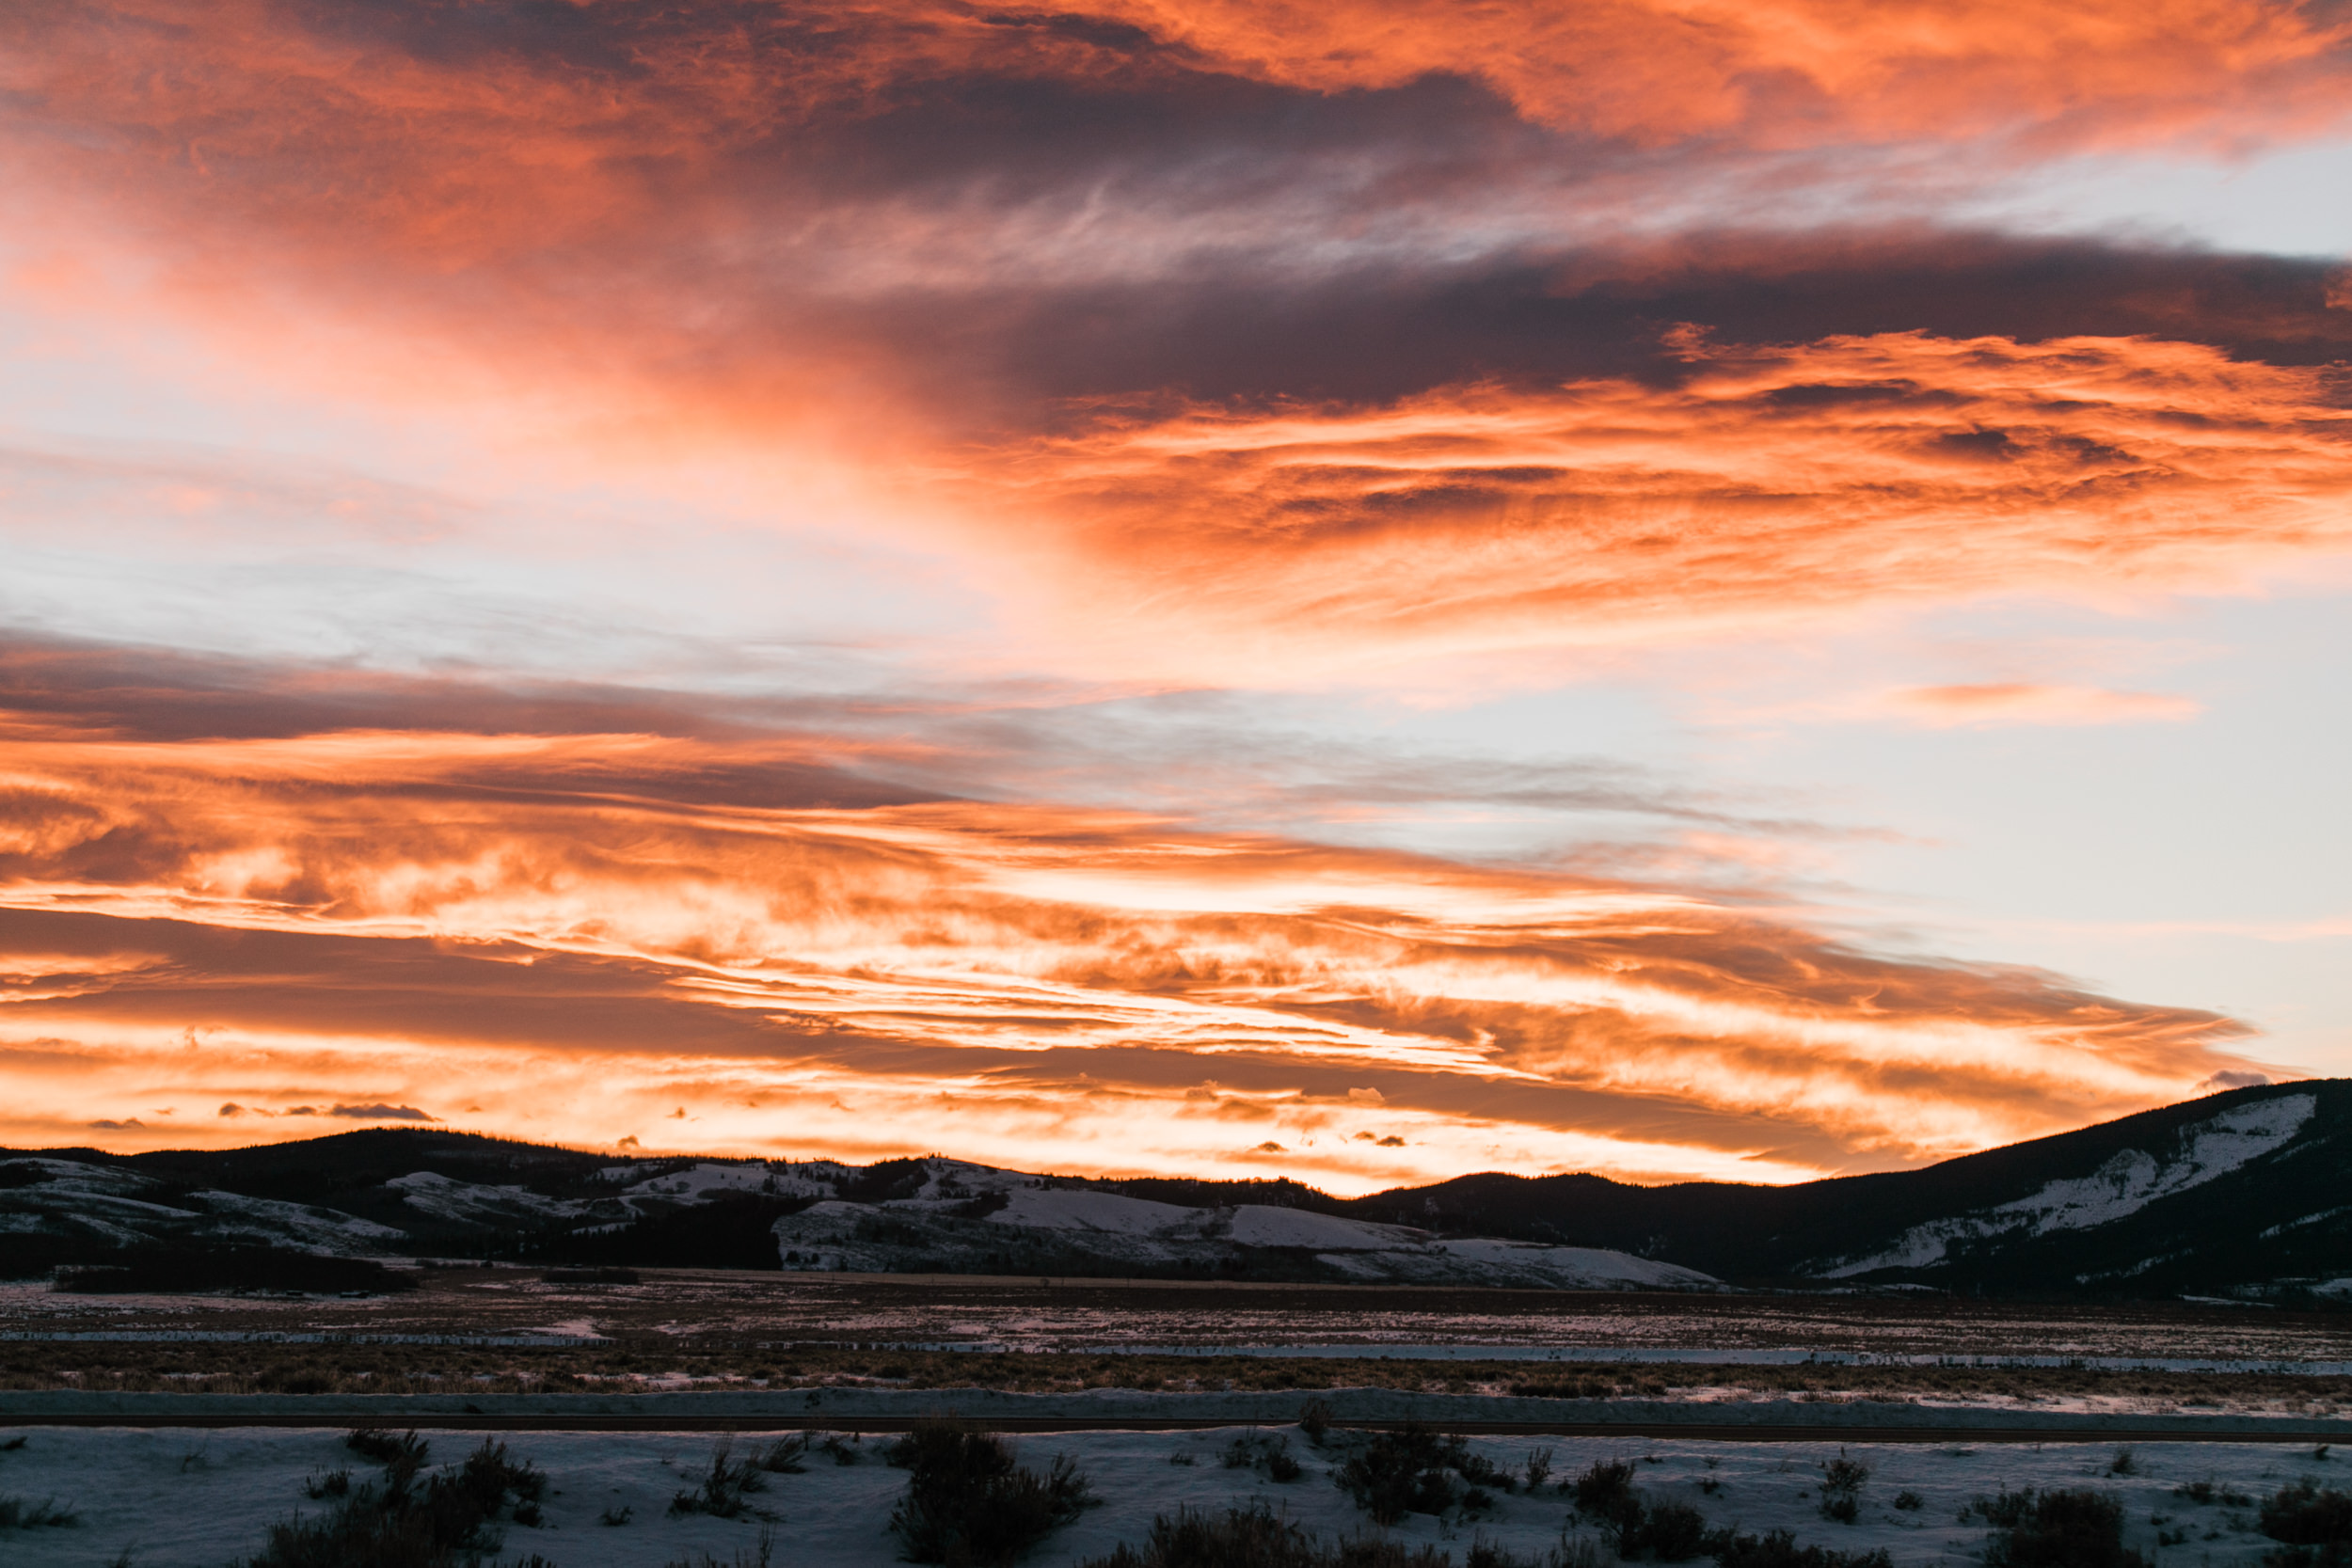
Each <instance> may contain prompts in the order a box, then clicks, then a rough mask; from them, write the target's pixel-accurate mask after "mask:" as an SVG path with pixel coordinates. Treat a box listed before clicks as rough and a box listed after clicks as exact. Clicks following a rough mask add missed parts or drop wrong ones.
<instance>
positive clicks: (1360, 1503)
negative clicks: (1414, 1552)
mask: <svg viewBox="0 0 2352 1568" xmlns="http://www.w3.org/2000/svg"><path fill="white" fill-rule="evenodd" d="M1468 1453H1469V1447H1468V1445H1467V1444H1465V1443H1464V1442H1463V1441H1462V1439H1461V1438H1460V1437H1459V1436H1458V1435H1454V1434H1453V1433H1447V1434H1444V1435H1439V1434H1438V1433H1434V1432H1432V1431H1430V1430H1429V1429H1428V1428H1427V1427H1424V1426H1422V1425H1420V1424H1418V1423H1413V1422H1408V1423H1407V1424H1406V1425H1405V1426H1403V1427H1401V1428H1399V1429H1398V1430H1397V1431H1395V1432H1383V1433H1375V1434H1374V1436H1373V1437H1372V1439H1371V1440H1370V1441H1369V1442H1367V1443H1365V1444H1364V1445H1363V1447H1362V1448H1360V1449H1358V1450H1357V1451H1356V1452H1355V1453H1353V1454H1350V1455H1349V1456H1348V1459H1347V1463H1346V1464H1344V1465H1341V1466H1340V1468H1339V1469H1338V1470H1337V1471H1336V1472H1334V1473H1333V1475H1332V1478H1331V1479H1332V1481H1334V1482H1335V1483H1337V1485H1338V1486H1339V1488H1340V1490H1341V1491H1343V1492H1345V1493H1346V1494H1347V1495H1348V1496H1349V1497H1353V1498H1354V1499H1355V1501H1356V1506H1357V1507H1358V1508H1360V1509H1362V1510H1363V1511H1364V1512H1365V1513H1369V1514H1371V1515H1372V1519H1373V1523H1375V1524H1377V1525H1394V1524H1399V1523H1402V1522H1403V1520H1404V1518H1405V1516H1406V1514H1407V1513H1444V1512H1445V1511H1446V1510H1447V1509H1449V1508H1452V1507H1454V1505H1455V1504H1456V1503H1457V1502H1459V1501H1461V1500H1462V1494H1461V1493H1460V1491H1459V1490H1458V1489H1457V1488H1456V1487H1455V1486H1454V1475H1453V1471H1454V1469H1455V1468H1456V1466H1458V1465H1459V1464H1460V1463H1461V1461H1462V1460H1463V1459H1464V1458H1465V1457H1466V1456H1467V1455H1468Z"/></svg>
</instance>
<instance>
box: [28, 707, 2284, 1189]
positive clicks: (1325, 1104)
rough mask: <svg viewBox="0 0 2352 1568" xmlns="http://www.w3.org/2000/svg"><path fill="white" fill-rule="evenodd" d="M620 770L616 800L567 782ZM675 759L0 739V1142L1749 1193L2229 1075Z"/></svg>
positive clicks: (1999, 976) (1751, 917)
mask: <svg viewBox="0 0 2352 1568" xmlns="http://www.w3.org/2000/svg"><path fill="white" fill-rule="evenodd" d="M616 752H618V753H625V754H627V755H628V757H629V759H630V768H631V770H632V778H633V781H634V783H633V787H632V788H631V790H630V791H629V792H628V793H627V794H622V793H616V792H612V791H609V790H604V789H599V788H597V787H596V780H595V772H596V765H597V762H598V759H600V758H605V757H609V756H611V755H612V754H614V753H616ZM665 754H666V761H665ZM709 760H710V757H709V751H708V747H707V744H704V743H695V744H691V745H690V744H683V743H666V742H661V741H658V740H655V739H651V738H649V737H644V736H557V737H548V736H538V737H525V736H508V737H488V738H485V737H481V736H451V735H446V734H433V733H422V732H416V733H405V734H385V733H373V734H369V733H357V734H340V735H320V736H307V737H294V738H288V739H278V740H266V741H203V740H196V741H186V742H179V743H159V742H143V741H103V740H89V739H83V738H76V737H72V736H59V737H57V738H54V739H46V740H44V739H38V738H21V739H20V740H19V741H18V742H17V743H16V744H14V745H13V746H12V747H11V750H10V756H9V766H8V776H7V780H6V788H7V796H6V800H5V807H4V810H5V816H4V818H0V819H4V820H5V822H6V825H7V836H6V843H5V845H0V876H5V882H0V911H6V912H5V913H0V949H5V950H6V951H11V952H14V951H21V952H24V953H27V954H38V955H40V960H39V962H38V963H37V964H36V963H24V964H21V965H12V964H9V963H7V962H0V971H6V972H8V973H11V974H16V973H22V974H24V975H25V976H26V979H25V980H24V982H22V985H23V990H21V991H14V990H8V989H0V1030H5V1031H7V1033H8V1038H10V1039H11V1040H12V1041H14V1042H16V1045H15V1047H14V1048H13V1049H12V1052H11V1054H10V1058H9V1061H8V1067H7V1068H6V1069H5V1070H6V1071H7V1073H8V1077H9V1080H10V1091H9V1094H8V1097H7V1099H8V1103H10V1104H11V1105H14V1106H18V1107H21V1108H22V1109H21V1110H20V1111H19V1112H18V1113H16V1119H15V1121H14V1123H13V1124H12V1125H13V1128H14V1131H13V1132H12V1133H11V1135H12V1136H16V1137H20V1138H21V1137H25V1136H29V1135H33V1134H34V1133H36V1132H38V1131H39V1130H40V1128H50V1129H56V1128H63V1127H66V1126H68V1125H79V1124H81V1123H85V1122H89V1121H95V1120H125V1119H127V1117H126V1116H125V1115H124V1113H125V1112H130V1113H133V1114H145V1113H147V1112H148V1111H150V1110H151V1108H152V1107H155V1106H164V1105H171V1106H178V1105H183V1104H184V1105H186V1106H188V1107H191V1108H192V1109H191V1114H192V1115H194V1114H201V1115H204V1116H205V1117H207V1120H206V1126H207V1127H209V1128H211V1129H213V1130H214V1131H212V1132H209V1133H206V1134H203V1135H207V1136H212V1137H215V1138H228V1137H231V1136H232V1135H245V1134H246V1133H247V1132H249V1131H250V1127H251V1124H250V1123H245V1122H243V1120H242V1118H230V1119H231V1120H234V1121H238V1122H239V1123H240V1125H239V1126H237V1127H234V1128H231V1127H230V1126H228V1125H227V1124H226V1123H224V1122H223V1121H222V1120H221V1118H220V1117H218V1116H217V1115H216V1114H214V1112H213V1108H214V1107H216V1106H218V1105H220V1104H223V1103H235V1104H238V1105H240V1106H243V1107H246V1108H249V1109H253V1110H257V1111H261V1112H273V1111H275V1112H284V1113H287V1114H288V1115H290V1116H291V1115H293V1114H294V1110H295V1108H296V1107H309V1108H310V1109H311V1110H312V1111H314V1112H315V1111H316V1110H317V1108H319V1107H322V1106H332V1107H335V1108H336V1109H335V1110H334V1111H332V1112H330V1113H329V1114H334V1115H343V1114H348V1112H349V1109H350V1108H354V1107H356V1108H358V1110H360V1111H370V1112H373V1113H380V1114H383V1115H394V1114H399V1115H411V1114H414V1115H425V1116H432V1117H439V1118H442V1119H443V1120H445V1121H450V1122H452V1123H453V1124H456V1125H474V1126H481V1127H485V1128H488V1129H494V1130H503V1131H509V1132H528V1133H531V1134H532V1135H541V1136H545V1135H560V1136H564V1137H567V1138H572V1139H583V1138H584V1139H589V1140H591V1141H603V1142H617V1141H618V1140H619V1139H620V1138H622V1137H624V1136H640V1137H643V1136H645V1135H647V1134H648V1133H649V1132H654V1131H658V1129H656V1128H655V1125H654V1124H655V1123H656V1122H657V1121H658V1120H660V1119H661V1118H664V1117H671V1114H672V1112H673V1111H674V1110H675V1109H677V1108H681V1107H683V1108H688V1109H689V1114H690V1117H701V1118H702V1121H701V1125H700V1127H699V1128H698V1130H697V1132H696V1134H695V1136H696V1137H697V1138H700V1139H704V1140H707V1141H716V1142H718V1143H722V1144H726V1145H732V1146H737V1147H747V1148H748V1147H761V1148H771V1149H773V1148H787V1147H799V1148H807V1147H811V1146H812V1144H815V1145H822V1146H824V1147H827V1148H843V1149H862V1150H865V1151H867V1152H873V1151H877V1150H885V1151H898V1148H899V1147H900V1146H902V1145H903V1146H904V1147H910V1148H911V1147H916V1146H930V1145H934V1144H936V1143H937V1141H938V1138H939V1136H940V1134H939V1132H938V1128H939V1126H940V1125H941V1123H940V1122H939V1120H938V1117H939V1115H940V1114H941V1113H942V1112H943V1111H946V1110H950V1109H952V1111H953V1113H954V1119H953V1121H952V1122H951V1123H949V1124H948V1125H951V1126H952V1127H953V1128H954V1129H955V1130H956V1132H957V1137H958V1139H959V1140H960V1142H961V1143H962V1144H964V1145H966V1146H967V1147H961V1148H959V1152H961V1153H965V1154H968V1155H972V1156H975V1157H980V1158H991V1159H996V1160H1000V1161H1004V1162H1008V1163H1014V1164H1032V1165H1045V1166H1052V1167H1056V1168H1073V1167H1092V1168H1118V1169H1124V1170H1135V1169H1157V1170H1177V1169H1200V1170H1213V1169H1219V1168H1225V1169H1263V1168H1264V1166H1265V1163H1266V1161H1268V1160H1271V1159H1274V1158H1275V1156H1274V1155H1272V1154H1271V1153H1270V1152H1269V1151H1266V1150H1264V1149H1263V1148H1262V1146H1263V1145H1264V1144H1266V1143H1268V1142H1275V1143H1279V1144H1281V1145H1282V1146H1283V1152H1282V1155H1281V1156H1280V1159H1279V1162H1278V1164H1279V1167H1280V1168H1283V1169H1291V1170H1295V1171H1300V1172H1304V1173H1308V1174H1311V1175H1314V1176H1316V1177H1317V1179H1319V1180H1328V1181H1330V1182H1333V1183H1335V1184H1338V1185H1342V1186H1352V1187H1366V1186H1374V1185H1379V1184H1381V1183H1383V1182H1386V1181H1391V1180H1405V1179H1407V1178H1417V1177H1424V1176H1437V1175H1441V1174H1448V1173H1450V1172H1454V1171H1458V1170H1460V1169H1463V1168H1469V1167H1472V1166H1481V1165H1503V1166H1508V1167H1513V1168H1522V1169H1531V1170H1541V1169H1547V1168H1557V1167H1560V1166H1564V1165H1565V1166H1576V1167H1590V1168H1601V1169H1610V1170H1615V1171H1618V1172H1621V1173H1628V1174H1635V1175H1645V1176H1653V1177H1654V1176H1659V1175H1663V1174H1682V1175H1691V1174H1711V1175H1717V1176H1725V1175H1738V1174H1742V1173H1744V1174H1745V1175H1747V1176H1749V1177H1752V1178H1756V1179H1763V1180H1792V1179H1796V1178H1799V1177H1802V1176H1804V1175H1807V1174H1811V1173H1816V1172H1819V1171H1822V1170H1830V1169H1840V1168H1861V1167H1869V1166H1875V1165H1884V1164H1904V1163H1909V1162H1913V1161H1916V1160H1920V1159H1925V1158H1930V1157H1932V1156H1936V1155H1941V1154H1947V1153H1952V1152H1957V1151H1961V1150H1963V1149H1969V1148H1980V1147H1984V1146H1986V1145H1989V1144H1994V1143H1999V1142H2004V1141H2008V1140H2010V1139H2012V1138H2016V1137H2023V1136H2028V1135H2032V1134H2034V1133H2038V1132H2047V1131H2053V1130H2056V1129H2058V1128H2060V1127H2065V1126H2072V1125H2075V1124H2078V1123H2079V1122H2081V1121H2083V1120H2086V1119H2090V1117H2096V1116H2102V1115H2108V1114H2114V1113H2117V1112H2120V1111H2122V1110H2127V1109H2131V1108H2135V1107H2138V1106H2144V1105H2148V1104H2153V1103H2157V1102H2160V1101H2167V1100H2170V1099H2174V1098H2178V1097H2180V1096H2182V1095H2184V1094H2185V1093H2187V1092H2189V1090H2190V1089H2191V1088H2192V1087H2193V1086H2194V1085H2196V1084H2197V1083H2199V1082H2201V1081H2203V1080H2205V1079H2208V1078H2210V1077H2211V1076H2212V1075H2213V1074H2214V1073H2215V1072H2217V1071H2220V1070H2229V1069H2241V1068H2244V1067H2245V1066H2246V1065H2247V1064H2245V1063H2244V1062H2243V1061H2242V1059H2241V1058H2238V1057H2236V1056H2234V1055H2232V1054H2230V1053H2228V1052H2227V1050H2226V1049H2225V1047H2226V1045H2227V1042H2228V1041H2229V1040H2230V1039H2231V1038H2232V1037H2233V1036H2234V1035H2236V1034H2237V1033H2239V1031H2238V1029H2237V1027H2236V1026H2235V1025H2233V1024H2232V1023H2230V1022H2228V1021H2226V1020H2223V1019H2220V1018H2217V1017H2216V1016H2214V1015H2211V1014H2206V1013H2199V1012H2193V1011H2187V1010H2182V1009H2171V1008H2164V1007H2152V1006H2137V1005H2133V1004H2126V1003H2122V1002H2117V1001H2113V1000H2110V999H2106V998H2102V997H2098V996H2094V995H2090V994H2088V993H2085V992H2082V991H2079V990H2074V989H2072V988H2069V987H2068V986H2066V985H2064V984H2063V983H2061V982H2059V981H2058V980H2056V979H2054V978H2052V977H2050V976H2046V975H2042V974H2035V973H2032V972H2029V971H2023V970H2013V969H1997V968H1989V967H1984V966H1975V965H1960V964H1937V963H1931V962H1924V961H1894V960H1887V959H1881V958H1872V957H1870V956H1868V955H1867V954H1864V953H1861V952H1858V951H1855V950H1853V949H1852V948H1851V947H1847V946H1844V945H1841V944H1839V943H1838V942H1834V941H1831V940H1829V939H1827V938H1824V937H1822V936H1820V934H1818V933H1815V932H1812V931H1809V930H1808V929H1806V928H1805V927H1804V925H1803V924H1801V923H1799V922H1797V921H1795V920H1792V919H1790V918H1788V917H1784V916H1774V915H1772V914H1769V913H1765V912H1762V911H1750V910H1747V909H1743V908H1741V907H1740V906H1739V905H1737V904H1733V903H1729V902H1725V901H1724V900H1722V899H1720V898H1717V897H1711V896H1709V895H1706V894H1704V893H1702V892H1699V891H1696V890H1689V889H1675V888H1667V887H1656V886H1643V885H1639V884H1633V883H1627V882H1613V881H1604V880H1598V879H1578V878H1571V877H1565V876H1558V875H1546V874H1538V873H1532V872H1516V871H1507V870H1500V869H1486V868H1478V867H1472V866H1467V865H1462V864H1457V863H1447V862H1443V861H1435V860H1429V859H1425V858H1417V857H1411V856H1406V855H1401V854H1392V853H1380V852H1373V851H1361V850H1342V849H1334V848H1328V847H1317V846H1313V845H1308V844H1301V843H1297V842H1294V841H1288V840H1281V839H1273V838H1264V837H1252V836H1245V835H1233V834H1212V833H1204V832H1197V831H1191V830H1187V829H1186V828H1185V827H1184V825H1183V824H1181V823H1180V822H1174V821H1169V820H1165V819H1155V818H1148V817H1141V816H1134V815H1126V814H1118V813H1106V812H1086V811H1076V810H1071V809H1067V808H1059V807H1052V806H1047V805H1042V804H1035V805H1005V804H999V805H982V804H973V803H954V802H945V803H936V804H905V805H880V806H874V807H868V808H863V809H840V808H823V807H775V806H768V805H759V804H751V803H744V802H742V801H739V800H729V799H727V798H725V796H724V795H723V794H721V795H715V796H714V795H713V794H712V793H710V792H709V791H708V790H707V788H705V787H703V783H704V781H706V780H707V775H708V772H709ZM665 776H666V777H667V778H668V779H670V780H672V781H674V782H675V785H676V787H675V788H665V785H664V779H665ZM77 955H78V956H79V957H77ZM196 1025H200V1026H201V1028H200V1029H199V1028H194V1027H192V1026H196ZM38 1042H46V1044H45V1045H42V1046H41V1047H40V1049H35V1048H34V1047H35V1045H36V1044H37V1043H38ZM623 1061H625V1062H626V1063H627V1066H626V1068H621V1067H619V1066H616V1064H617V1063H620V1062H623ZM1204 1085H1210V1086H1211V1092H1210V1093H1209V1094H1208V1095H1206V1096H1203V1097H1200V1098H1196V1097H1195V1096H1196V1093H1197V1091H1200V1090H1201V1089H1202V1088H1203V1086H1204ZM466 1106H480V1107H482V1110H481V1113H480V1114H479V1115H478V1116H472V1115H460V1114H457V1113H458V1112H459V1111H460V1109H461V1108H462V1107H466ZM835 1106H838V1107H840V1109H839V1110H837V1111H836V1110H834V1109H832V1107H835ZM388 1108H389V1109H388ZM289 1126H290V1124H289V1123H288V1122H287V1121H285V1120H282V1119H280V1120H275V1121H273V1122H272V1123H271V1130H272V1132H283V1133H286V1135H293V1134H292V1132H288V1128H289ZM891 1129H895V1131H892V1130H891ZM148 1131H149V1132H150V1133H151V1134H152V1135H154V1136H162V1135H163V1134H161V1133H159V1132H155V1131H154V1129H153V1128H152V1126H150V1128H149V1129H148ZM1358 1132H1374V1133H1375V1138H1374V1139H1373V1140H1371V1141H1369V1142H1367V1141H1366V1140H1363V1139H1360V1138H1358V1137H1356V1136H1355V1134H1356V1133H1358ZM177 1135H179V1136H181V1137H183V1138H184V1137H186V1136H188V1133H187V1132H185V1130H178V1132H177ZM673 1137H675V1134H673ZM1386 1138H1402V1139H1403V1140H1404V1141H1403V1142H1402V1143H1401V1144H1388V1143H1384V1142H1382V1141H1380V1140H1382V1139H1386Z"/></svg>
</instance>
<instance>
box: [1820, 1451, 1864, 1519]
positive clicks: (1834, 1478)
mask: <svg viewBox="0 0 2352 1568" xmlns="http://www.w3.org/2000/svg"><path fill="white" fill-rule="evenodd" d="M1869 1479H1870V1467H1869V1466H1868V1465H1864V1464H1861V1463H1859V1462H1858V1461H1855V1460H1851V1459H1848V1458H1847V1457H1846V1450H1845V1449H1838V1450H1837V1457H1836V1459H1833V1460H1831V1461H1830V1462H1829V1463H1828V1464H1826V1465H1822V1466H1821V1516H1822V1517H1823V1518H1825V1519H1835V1520H1836V1521H1837V1522H1838V1523H1840V1524H1845V1525H1851V1524H1852V1523H1853V1522H1854V1520H1855V1519H1856V1518H1857V1517H1858V1516H1859V1515H1860V1514H1861V1513H1862V1483H1863V1482H1864V1481H1868V1480H1869Z"/></svg>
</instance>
